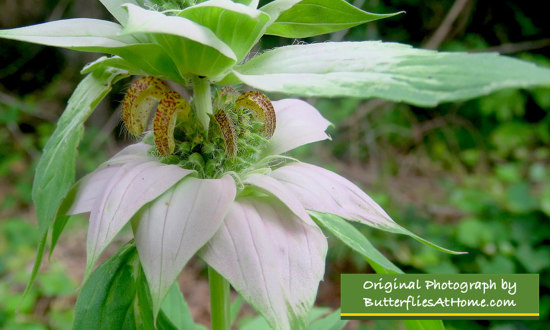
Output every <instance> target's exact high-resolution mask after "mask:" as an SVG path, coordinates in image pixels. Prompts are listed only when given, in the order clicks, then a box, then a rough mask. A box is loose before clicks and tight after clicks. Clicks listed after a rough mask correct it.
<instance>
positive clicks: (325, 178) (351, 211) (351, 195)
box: [271, 163, 462, 254]
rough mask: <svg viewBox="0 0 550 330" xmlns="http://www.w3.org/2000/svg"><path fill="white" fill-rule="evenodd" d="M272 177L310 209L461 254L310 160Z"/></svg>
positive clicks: (278, 172) (292, 164) (291, 165)
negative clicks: (419, 232) (407, 226)
mask: <svg viewBox="0 0 550 330" xmlns="http://www.w3.org/2000/svg"><path fill="white" fill-rule="evenodd" d="M271 176H272V177H273V178H275V179H277V180H279V181H280V182H282V183H284V184H285V185H286V186H287V188H289V189H290V190H291V191H293V192H294V194H295V195H296V197H298V199H299V200H300V202H301V203H302V204H303V205H304V207H305V208H306V209H307V210H311V211H317V212H322V213H332V214H336V215H338V216H340V217H342V218H344V219H346V220H351V221H357V222H359V223H362V224H365V225H368V226H371V227H374V228H378V229H381V230H385V231H388V232H392V233H396V234H404V235H408V236H411V237H413V238H414V239H416V240H418V241H420V242H422V243H424V244H427V245H429V246H432V247H434V248H436V249H438V250H441V251H444V252H447V253H452V254H459V253H462V252H455V251H452V250H448V249H445V248H442V247H440V246H438V245H436V244H434V243H432V242H429V241H427V240H425V239H423V238H421V237H419V236H418V235H416V234H414V233H412V232H410V231H409V230H407V229H405V228H403V227H401V226H400V225H398V224H397V223H396V222H395V221H393V220H392V218H391V217H390V216H389V215H388V214H387V213H386V212H385V211H384V210H383V209H382V208H381V207H380V206H379V205H378V204H377V203H376V202H375V201H374V200H372V198H370V197H369V196H368V195H367V194H365V193H364V192H363V191H362V190H361V189H359V188H358V187H357V186H356V185H354V184H353V183H351V182H350V181H348V180H347V179H345V178H343V177H341V176H339V175H338V174H336V173H334V172H331V171H328V170H325V169H324V168H321V167H318V166H314V165H311V164H306V163H291V164H288V165H285V166H283V167H281V168H278V169H276V170H275V171H273V172H272V173H271Z"/></svg>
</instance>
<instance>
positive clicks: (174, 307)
mask: <svg viewBox="0 0 550 330" xmlns="http://www.w3.org/2000/svg"><path fill="white" fill-rule="evenodd" d="M161 311H162V313H163V314H164V316H165V317H166V319H167V320H169V321H170V322H171V323H172V324H173V325H174V327H175V328H176V329H179V330H192V329H196V328H197V326H196V324H195V322H194V321H193V317H192V316H191V312H190V311H189V306H188V305H187V302H186V301H185V299H184V297H183V294H182V293H181V290H180V286H179V284H178V282H174V284H173V285H172V286H171V287H170V289H169V290H168V293H167V294H166V298H164V301H163V302H162V306H161ZM159 328H161V329H162V327H159Z"/></svg>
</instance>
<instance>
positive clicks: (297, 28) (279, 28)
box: [262, 0, 398, 38]
mask: <svg viewBox="0 0 550 330" xmlns="http://www.w3.org/2000/svg"><path fill="white" fill-rule="evenodd" d="M282 3H284V7H287V6H288V4H289V3H294V4H293V5H292V6H291V7H290V8H288V9H286V10H284V11H282V12H280V13H279V15H278V17H277V19H276V20H275V22H273V24H272V25H270V26H269V28H268V29H267V31H266V34H271V35H276V36H281V37H285V38H307V37H312V36H316V35H320V34H325V33H331V32H336V31H339V30H343V29H347V28H350V27H354V26H357V25H360V24H364V23H367V22H371V21H374V20H378V19H381V18H386V17H391V16H394V15H397V14H398V13H394V14H373V13H369V12H366V11H364V10H361V9H359V8H357V7H354V6H353V5H351V4H349V3H348V2H346V1H345V0H290V1H289V0H276V1H274V2H271V3H269V4H267V5H265V6H264V7H262V10H263V11H265V12H267V13H274V12H275V11H279V10H280V9H279V8H284V7H282V6H281V4H282Z"/></svg>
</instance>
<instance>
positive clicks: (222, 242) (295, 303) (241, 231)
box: [199, 198, 327, 329]
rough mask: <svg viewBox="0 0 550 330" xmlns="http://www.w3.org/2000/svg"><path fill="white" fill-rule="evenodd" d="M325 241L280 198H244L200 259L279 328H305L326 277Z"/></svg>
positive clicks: (239, 200) (226, 219) (202, 251)
mask: <svg viewBox="0 0 550 330" xmlns="http://www.w3.org/2000/svg"><path fill="white" fill-rule="evenodd" d="M326 251H327V241H326V238H325V236H324V235H323V233H322V232H321V230H319V228H318V227H316V226H310V225H307V224H305V223H304V222H303V221H302V220H300V219H299V218H298V217H296V215H294V214H293V213H292V212H291V211H290V210H289V209H288V208H287V207H285V206H284V205H283V204H281V203H279V202H278V201H277V200H273V199H265V198H262V199H260V198H240V199H238V201H237V202H235V203H234V205H233V207H232V208H231V210H230V211H229V213H228V215H227V216H226V218H225V221H224V223H223V225H222V227H221V228H220V229H219V230H218V232H217V233H216V235H214V237H213V238H212V239H211V240H210V241H209V242H208V244H207V245H206V246H205V247H204V248H203V249H201V250H200V251H199V253H200V255H201V257H202V258H203V259H204V260H205V261H206V262H207V263H208V264H209V265H210V266H212V267H213V268H214V269H215V270H216V271H217V272H219V273H220V274H221V275H222V276H223V277H225V278H226V279H227V280H228V281H229V282H230V283H231V285H232V286H233V287H234V288H235V289H236V290H237V291H238V292H239V293H240V294H241V295H242V296H243V297H244V298H245V299H246V300H247V301H248V302H249V303H250V304H251V305H253V306H254V307H255V308H256V310H258V311H259V312H260V313H261V314H262V315H263V316H264V318H265V319H266V320H267V321H268V322H269V323H270V325H271V326H272V327H273V328H275V329H302V328H306V326H307V318H308V314H309V311H310V309H311V307H312V306H313V303H314V300H315V297H316V294H317V288H318V285H319V281H320V280H321V279H322V277H323V273H324V268H325V256H326Z"/></svg>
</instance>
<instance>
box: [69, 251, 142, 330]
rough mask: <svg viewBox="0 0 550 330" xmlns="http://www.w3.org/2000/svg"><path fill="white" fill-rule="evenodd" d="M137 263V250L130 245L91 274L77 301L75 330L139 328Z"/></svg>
mask: <svg viewBox="0 0 550 330" xmlns="http://www.w3.org/2000/svg"><path fill="white" fill-rule="evenodd" d="M136 262H137V251H136V248H135V246H134V245H131V244H127V245H126V246H125V247H123V248H122V249H121V250H120V251H119V252H118V253H117V254H115V255H114V256H112V257H111V258H109V259H108V260H107V261H105V262H104V263H103V264H101V266H99V267H98V268H97V269H96V270H95V271H94V272H93V273H92V275H91V276H90V278H89V279H88V280H87V281H86V283H85V284H84V287H83V288H82V291H81V292H80V295H79V296H78V299H77V301H76V306H75V320H74V324H73V329H128V328H130V329H135V328H136V326H135V315H134V300H135V298H136V284H135V280H134V277H133V275H134V270H133V269H134V268H135V267H136V266H135V263H136ZM132 325H133V326H132Z"/></svg>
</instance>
